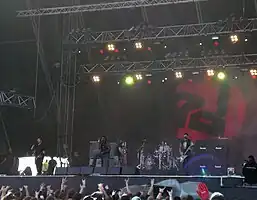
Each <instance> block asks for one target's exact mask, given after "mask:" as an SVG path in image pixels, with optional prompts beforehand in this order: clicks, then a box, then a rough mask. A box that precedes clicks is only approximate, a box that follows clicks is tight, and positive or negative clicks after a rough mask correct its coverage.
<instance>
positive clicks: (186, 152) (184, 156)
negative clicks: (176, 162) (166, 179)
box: [179, 133, 194, 168]
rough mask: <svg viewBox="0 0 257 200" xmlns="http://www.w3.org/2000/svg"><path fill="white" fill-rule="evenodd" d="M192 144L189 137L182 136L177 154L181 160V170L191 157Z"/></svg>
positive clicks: (186, 135)
mask: <svg viewBox="0 0 257 200" xmlns="http://www.w3.org/2000/svg"><path fill="white" fill-rule="evenodd" d="M193 146H194V143H193V142H192V141H191V140H190V138H189V135H188V134H187V133H185V134H184V138H183V139H182V140H181V141H180V145H179V153H180V156H181V157H180V158H181V160H180V161H181V163H182V164H183V168H184V167H185V165H186V163H187V162H188V161H189V160H190V158H191V156H192V147H193Z"/></svg>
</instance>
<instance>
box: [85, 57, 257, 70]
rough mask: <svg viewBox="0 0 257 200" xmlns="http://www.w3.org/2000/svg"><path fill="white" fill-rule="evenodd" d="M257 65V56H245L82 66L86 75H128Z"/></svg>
mask: <svg viewBox="0 0 257 200" xmlns="http://www.w3.org/2000/svg"><path fill="white" fill-rule="evenodd" d="M256 64H257V54H245V55H231V56H228V55H222V56H211V57H201V58H174V59H166V60H156V61H141V62H118V63H117V62H113V63H105V64H86V65H82V66H81V67H83V69H84V73H94V72H113V73H128V72H135V71H138V72H141V71H151V70H152V71H156V72H158V71H159V72H162V71H168V70H185V69H186V70H187V69H188V70H190V69H202V68H203V69H210V68H212V69H214V68H217V67H221V66H222V67H230V68H239V67H240V66H251V65H256Z"/></svg>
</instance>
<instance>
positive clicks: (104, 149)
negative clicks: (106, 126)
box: [99, 142, 110, 154]
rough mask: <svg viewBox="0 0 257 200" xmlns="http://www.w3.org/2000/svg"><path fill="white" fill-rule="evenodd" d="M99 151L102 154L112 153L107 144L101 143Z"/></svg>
mask: <svg viewBox="0 0 257 200" xmlns="http://www.w3.org/2000/svg"><path fill="white" fill-rule="evenodd" d="M99 149H100V152H101V154H108V153H110V146H109V145H108V144H107V143H106V142H101V143H100V144H99Z"/></svg>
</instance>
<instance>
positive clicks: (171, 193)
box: [167, 189, 173, 197]
mask: <svg viewBox="0 0 257 200" xmlns="http://www.w3.org/2000/svg"><path fill="white" fill-rule="evenodd" d="M167 192H168V194H169V197H172V195H173V190H172V189H171V190H168V191H167Z"/></svg>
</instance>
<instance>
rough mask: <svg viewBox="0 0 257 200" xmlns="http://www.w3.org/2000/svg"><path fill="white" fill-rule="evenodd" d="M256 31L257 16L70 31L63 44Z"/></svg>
mask: <svg viewBox="0 0 257 200" xmlns="http://www.w3.org/2000/svg"><path fill="white" fill-rule="evenodd" d="M252 31H257V18H253V19H246V20H238V21H233V22H231V23H229V22H210V23H199V24H186V25H174V26H165V27H152V28H149V29H148V30H144V31H140V30H139V31H136V30H133V29H132V30H129V29H128V30H114V31H100V32H90V31H86V30H78V31H74V30H73V31H72V32H71V33H70V34H69V35H68V38H67V39H66V41H65V44H74V45H77V44H93V43H107V42H121V41H136V40H156V39H169V38H179V37H194V36H208V35H224V34H231V33H246V32H252Z"/></svg>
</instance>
